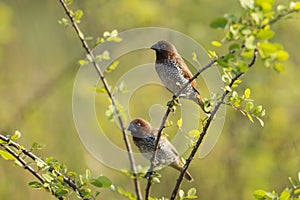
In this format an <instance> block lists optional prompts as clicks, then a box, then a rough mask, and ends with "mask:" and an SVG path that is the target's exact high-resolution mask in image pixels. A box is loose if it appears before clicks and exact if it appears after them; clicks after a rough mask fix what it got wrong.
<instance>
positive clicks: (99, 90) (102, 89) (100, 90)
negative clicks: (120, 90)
mask: <svg viewBox="0 0 300 200" xmlns="http://www.w3.org/2000/svg"><path fill="white" fill-rule="evenodd" d="M89 89H91V90H93V91H95V92H97V93H106V89H105V88H104V87H90V88H89Z"/></svg>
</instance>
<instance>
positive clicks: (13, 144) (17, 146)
mask: <svg viewBox="0 0 300 200" xmlns="http://www.w3.org/2000/svg"><path fill="white" fill-rule="evenodd" d="M0 140H2V141H4V142H5V143H4V144H3V143H0V146H1V147H2V148H3V149H4V150H5V151H7V152H8V153H9V154H10V155H12V156H13V157H14V158H15V159H16V160H18V161H19V163H20V164H21V166H22V167H23V168H24V169H25V170H28V171H29V172H30V173H31V174H32V175H33V176H35V177H36V178H37V179H38V180H39V181H40V182H41V183H42V184H44V183H45V182H46V181H45V179H44V178H43V177H42V176H41V175H40V174H39V173H38V172H37V171H35V170H34V169H33V168H32V167H31V166H29V165H28V163H27V162H26V161H25V160H24V159H22V158H21V157H20V155H21V154H19V153H16V152H15V151H14V150H12V149H11V148H9V146H11V147H13V148H15V149H17V150H18V151H21V152H22V153H23V154H24V155H26V156H28V157H29V158H31V159H32V160H34V161H37V160H38V161H39V162H41V163H42V164H43V165H44V166H47V164H46V163H45V162H44V161H43V160H41V159H40V158H39V157H38V156H36V155H34V154H33V153H32V152H30V151H29V150H27V149H26V148H24V147H23V146H22V145H20V144H18V143H16V142H14V141H12V140H10V139H9V138H7V137H5V136H3V135H1V134H0ZM49 171H50V172H55V173H56V174H57V175H58V176H61V177H63V179H64V182H65V183H67V184H68V185H69V186H70V187H71V188H72V189H73V190H74V191H75V192H77V193H78V194H79V196H80V197H82V198H83V195H82V194H81V192H80V189H79V187H77V185H76V184H75V183H74V182H73V181H72V180H71V179H69V178H68V177H66V176H64V175H63V174H61V173H60V172H59V171H57V170H54V169H53V168H49ZM45 189H46V190H48V191H50V190H49V189H48V188H45ZM51 193H52V195H54V196H56V195H55V193H54V191H52V190H51ZM56 197H57V196H56ZM58 199H60V200H62V199H63V197H59V198H58ZM85 200H88V199H85Z"/></svg>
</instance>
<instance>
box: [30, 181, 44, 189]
mask: <svg viewBox="0 0 300 200" xmlns="http://www.w3.org/2000/svg"><path fill="white" fill-rule="evenodd" d="M28 185H29V186H30V187H32V188H42V187H43V184H42V183H40V182H37V181H32V182H29V183H28Z"/></svg>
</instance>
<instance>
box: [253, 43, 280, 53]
mask: <svg viewBox="0 0 300 200" xmlns="http://www.w3.org/2000/svg"><path fill="white" fill-rule="evenodd" d="M258 47H259V49H260V50H262V51H263V52H264V53H265V54H272V53H276V52H277V51H279V50H282V46H281V45H280V44H277V43H269V42H261V43H259V44H258Z"/></svg>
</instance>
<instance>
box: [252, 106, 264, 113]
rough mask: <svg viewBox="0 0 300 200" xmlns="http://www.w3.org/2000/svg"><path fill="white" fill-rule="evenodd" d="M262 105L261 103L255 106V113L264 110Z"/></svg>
mask: <svg viewBox="0 0 300 200" xmlns="http://www.w3.org/2000/svg"><path fill="white" fill-rule="evenodd" d="M262 109H263V108H262V106H261V105H259V106H256V107H255V108H254V110H253V114H254V115H258V114H259V113H261V112H262Z"/></svg>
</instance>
